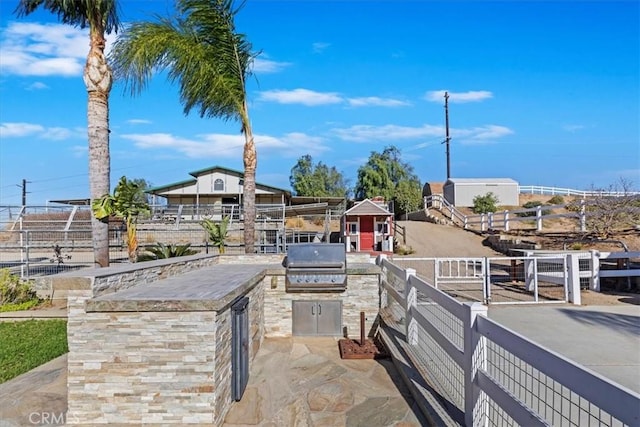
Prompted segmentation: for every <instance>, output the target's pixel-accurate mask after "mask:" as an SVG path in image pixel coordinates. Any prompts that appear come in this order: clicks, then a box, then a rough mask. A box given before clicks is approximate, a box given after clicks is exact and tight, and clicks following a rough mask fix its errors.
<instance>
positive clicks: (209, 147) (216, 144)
mask: <svg viewBox="0 0 640 427" xmlns="http://www.w3.org/2000/svg"><path fill="white" fill-rule="evenodd" d="M122 137H123V138H124V139H127V140H130V141H133V143H134V145H135V146H136V147H138V148H141V149H170V150H173V151H176V152H178V153H181V154H182V155H185V156H187V157H190V158H235V159H238V158H241V157H242V150H243V148H244V142H245V141H244V136H242V135H236V134H233V135H232V134H218V133H214V134H204V135H196V138H194V139H191V138H182V137H179V136H175V135H172V134H167V133H151V134H125V135H122ZM254 141H255V143H256V147H257V149H258V150H259V151H260V153H261V154H270V153H278V155H280V156H284V157H298V156H300V155H302V154H307V153H308V154H312V155H313V154H318V153H321V152H323V151H326V150H327V149H328V148H327V147H326V146H325V145H324V139H323V138H320V137H314V136H309V135H306V134H303V133H288V134H285V135H283V136H281V137H275V136H270V135H258V134H256V135H254Z"/></svg>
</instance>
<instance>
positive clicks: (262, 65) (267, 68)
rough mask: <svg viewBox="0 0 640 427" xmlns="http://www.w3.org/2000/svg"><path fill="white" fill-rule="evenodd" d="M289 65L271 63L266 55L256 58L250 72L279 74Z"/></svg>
mask: <svg viewBox="0 0 640 427" xmlns="http://www.w3.org/2000/svg"><path fill="white" fill-rule="evenodd" d="M290 65H291V63H290V62H277V61H273V60H271V59H267V57H266V55H263V57H262V58H256V59H254V60H253V66H252V70H253V72H254V73H258V74H260V73H262V74H269V73H279V72H280V71H282V70H284V69H285V68H287V67H288V66H290Z"/></svg>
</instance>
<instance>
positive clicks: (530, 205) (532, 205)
mask: <svg viewBox="0 0 640 427" xmlns="http://www.w3.org/2000/svg"><path fill="white" fill-rule="evenodd" d="M538 206H545V205H544V204H543V203H542V202H537V201H531V202H527V203H525V204H524V205H522V207H523V208H525V209H532V208H537V207H538ZM550 213H551V211H550V210H549V209H543V210H542V215H549V214H550ZM518 216H520V217H527V216H536V213H535V212H534V211H532V212H520V213H518Z"/></svg>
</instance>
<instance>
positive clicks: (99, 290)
mask: <svg viewBox="0 0 640 427" xmlns="http://www.w3.org/2000/svg"><path fill="white" fill-rule="evenodd" d="M217 263H218V256H216V255H192V256H185V257H177V258H168V259H160V260H156V261H145V262H139V263H135V264H112V265H111V266H110V267H107V268H89V269H85V270H79V271H70V272H67V273H62V274H56V275H53V276H46V277H38V278H37V279H35V289H36V291H37V292H38V295H39V296H40V297H44V298H51V299H58V298H66V297H67V295H68V291H71V290H80V289H85V290H86V289H91V290H92V293H93V296H99V295H104V294H107V293H111V292H117V291H119V290H122V289H127V288H130V287H132V286H138V285H142V284H145V283H152V282H155V281H157V280H161V279H165V278H167V277H173V276H177V275H179V274H182V273H186V272H188V271H192V270H196V269H198V268H202V267H206V266H210V265H214V264H217Z"/></svg>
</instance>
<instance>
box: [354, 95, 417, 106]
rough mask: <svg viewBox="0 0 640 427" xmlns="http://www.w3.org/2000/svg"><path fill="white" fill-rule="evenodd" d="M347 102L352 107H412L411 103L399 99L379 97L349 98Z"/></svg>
mask: <svg viewBox="0 0 640 427" xmlns="http://www.w3.org/2000/svg"><path fill="white" fill-rule="evenodd" d="M347 101H348V102H349V105H351V106H352V107H366V106H374V107H405V106H408V105H411V103H410V102H407V101H401V100H399V99H391V98H379V97H377V96H368V97H363V98H348V99H347Z"/></svg>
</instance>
